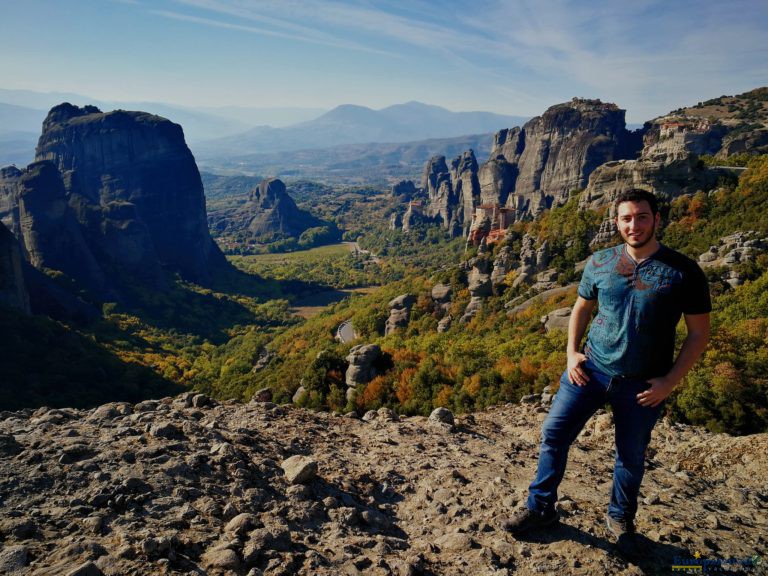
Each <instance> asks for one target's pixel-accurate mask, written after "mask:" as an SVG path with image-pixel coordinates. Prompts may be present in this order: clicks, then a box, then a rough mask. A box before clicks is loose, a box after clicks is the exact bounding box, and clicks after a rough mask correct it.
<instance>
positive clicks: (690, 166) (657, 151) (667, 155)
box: [579, 139, 721, 216]
mask: <svg viewBox="0 0 768 576" xmlns="http://www.w3.org/2000/svg"><path fill="white" fill-rule="evenodd" d="M720 177H721V173H720V172H719V171H717V170H711V169H709V168H707V167H706V166H704V165H703V164H702V163H701V162H699V159H698V156H697V155H696V154H695V153H694V152H691V151H690V150H688V149H687V148H686V144H685V143H684V142H683V141H678V140H675V139H666V140H662V141H660V142H657V143H655V144H651V145H649V146H647V147H645V148H643V151H642V154H641V155H640V158H638V159H637V160H617V161H612V162H606V163H605V164H603V165H602V166H600V167H599V168H598V169H597V170H595V171H594V172H593V173H592V175H591V176H590V178H589V184H588V185H587V188H586V190H585V191H584V193H583V194H582V195H581V197H580V199H579V206H580V208H589V209H598V208H600V207H602V206H606V205H608V206H611V212H609V216H613V213H612V210H613V206H612V204H613V201H614V200H615V199H616V197H617V196H618V195H619V194H621V193H622V192H625V191H627V190H630V189H632V188H641V189H645V190H651V191H653V192H654V193H655V194H657V195H658V196H660V197H662V198H666V199H672V198H676V197H677V196H680V195H682V194H693V193H695V192H698V191H700V190H709V189H711V188H713V187H714V186H715V185H716V184H717V181H718V180H719V178H720Z"/></svg>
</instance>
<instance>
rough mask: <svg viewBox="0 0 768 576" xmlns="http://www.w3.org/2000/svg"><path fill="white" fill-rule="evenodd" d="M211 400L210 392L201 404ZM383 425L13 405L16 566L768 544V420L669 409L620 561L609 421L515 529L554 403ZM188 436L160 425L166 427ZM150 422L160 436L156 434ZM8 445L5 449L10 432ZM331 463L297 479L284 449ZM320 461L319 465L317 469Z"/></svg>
mask: <svg viewBox="0 0 768 576" xmlns="http://www.w3.org/2000/svg"><path fill="white" fill-rule="evenodd" d="M195 398H196V399H197V400H195ZM539 398H540V397H539V396H531V397H530V399H529V400H528V402H527V403H525V404H519V405H507V406H505V407H500V408H495V409H492V410H489V411H487V412H482V413H477V414H473V415H463V416H462V415H459V416H457V417H455V421H454V427H453V429H450V427H449V426H436V425H430V424H429V422H428V420H427V418H425V417H411V418H400V419H398V418H396V417H395V416H393V415H392V414H389V413H388V412H387V413H385V412H383V411H381V410H380V411H379V412H378V413H375V414H376V417H372V418H370V419H369V421H368V422H366V421H362V420H357V419H352V418H347V417H342V416H336V415H331V414H325V413H317V412H310V411H306V410H302V409H297V408H293V407H290V406H275V405H274V404H271V403H259V402H251V403H248V404H246V405H239V404H234V403H227V404H220V403H217V402H214V401H211V400H210V399H207V401H203V399H201V398H200V397H199V396H193V395H189V394H188V395H182V396H180V397H177V398H175V399H170V398H168V399H164V400H161V401H150V402H143V403H141V404H137V405H130V404H126V403H120V404H111V405H107V406H102V407H99V408H97V409H94V410H74V409H45V408H41V409H39V410H36V411H31V410H27V411H22V412H14V413H11V412H2V413H0V437H2V438H6V439H8V438H9V437H12V438H13V449H10V450H4V451H2V452H0V545H1V548H0V566H2V569H3V570H5V571H8V572H9V573H13V574H30V575H42V574H70V573H72V574H80V573H82V574H100V573H101V574H106V575H122V574H210V575H223V574H227V575H247V574H266V575H277V574H283V575H288V574H300V575H310V574H311V575H315V574H318V575H337V574H361V573H362V574H373V575H389V574H451V575H453V574H457V575H462V574H472V575H476V574H519V575H534V574H542V573H544V574H554V573H559V574H625V575H629V574H666V573H670V572H671V566H672V564H673V561H674V559H675V557H680V558H693V555H694V554H695V553H697V552H698V553H699V554H700V555H701V557H702V558H730V557H734V558H749V557H752V556H753V555H755V554H757V555H761V556H763V557H764V556H765V553H766V545H767V542H766V534H768V514H766V506H767V505H768V492H767V491H766V486H765V477H766V472H767V471H766V466H767V464H766V462H768V435H766V434H760V435H754V436H750V437H743V438H733V437H729V436H726V435H719V434H717V435H715V434H710V433H707V432H704V431H702V430H700V429H697V428H693V427H687V426H682V425H673V424H670V423H669V422H667V421H662V422H660V423H659V425H658V426H657V428H656V430H655V432H654V439H653V441H652V443H651V447H650V449H649V451H648V462H647V473H646V479H645V481H644V484H643V489H642V494H641V500H642V502H641V504H640V510H639V513H638V517H637V526H638V530H639V531H640V533H641V534H642V536H641V538H640V550H639V553H638V554H637V555H635V556H632V557H629V556H624V555H622V554H621V553H619V551H618V550H616V549H615V548H614V547H613V545H612V544H611V543H610V541H609V538H608V535H607V533H606V529H605V528H604V525H603V514H604V512H605V508H606V505H607V502H608V497H609V490H610V484H611V469H612V462H613V441H612V436H613V423H612V420H611V418H610V415H609V414H605V413H601V414H598V415H597V416H596V417H595V418H594V419H593V420H592V421H591V422H588V423H587V425H586V427H585V431H584V432H583V433H582V434H581V435H580V437H579V438H578V439H577V441H576V442H575V444H574V446H573V448H572V449H571V456H570V464H569V468H568V470H567V472H566V475H565V480H564V481H563V484H562V487H561V490H560V501H559V503H558V507H559V509H560V513H561V521H560V523H559V524H557V525H555V526H554V527H552V528H550V529H547V530H545V531H543V532H541V533H538V534H536V535H531V536H529V537H527V538H525V539H519V540H518V539H515V538H514V537H512V536H511V535H510V534H507V533H505V532H502V531H500V530H499V528H498V526H499V522H500V519H501V518H502V517H504V516H506V515H508V514H509V513H510V511H511V510H512V509H513V508H514V507H515V506H518V505H519V504H520V503H521V502H522V501H523V498H524V496H525V492H526V488H527V485H528V483H529V482H530V480H531V478H532V477H533V474H534V470H535V466H536V455H537V452H538V439H539V434H540V425H541V422H542V421H543V419H544V418H545V416H546V407H544V406H543V405H542V404H541V403H540V400H539ZM169 424H170V425H172V426H173V430H172V433H168V434H165V433H163V434H157V432H158V431H160V430H166V431H169V430H170V429H169V428H167V425H169ZM153 431H154V432H155V433H153ZM9 442H10V440H8V441H6V442H5V444H9ZM291 458H293V459H294V460H293V461H292V462H304V463H307V462H316V464H317V470H316V476H314V475H313V474H309V475H308V476H307V477H306V478H305V480H306V483H303V484H301V483H300V484H292V483H291V480H290V478H289V477H287V476H286V473H285V472H284V470H283V468H281V463H282V464H284V463H285V462H286V461H287V460H289V459H291ZM310 468H311V464H310Z"/></svg>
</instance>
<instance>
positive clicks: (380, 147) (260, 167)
mask: <svg viewBox="0 0 768 576" xmlns="http://www.w3.org/2000/svg"><path fill="white" fill-rule="evenodd" d="M492 145H493V134H492V133H486V134H475V135H468V136H454V137H452V138H431V139H427V140H417V141H414V142H402V143H391V144H386V143H385V144H381V143H363V144H344V145H340V146H332V147H330V148H315V149H309V150H296V151H289V152H271V153H256V154H242V155H232V156H226V155H221V156H215V157H213V156H212V157H206V156H205V155H202V154H199V153H198V150H197V148H196V147H192V148H193V152H194V154H195V158H196V160H197V164H198V166H199V167H200V169H201V170H207V171H209V172H213V173H220V174H265V175H270V176H279V177H281V178H287V179H297V178H298V179H310V180H314V181H317V182H328V183H331V182H333V183H337V184H340V183H341V184H350V185H357V184H377V185H383V186H387V185H389V184H390V183H391V181H392V180H402V179H413V180H416V181H417V182H418V181H420V178H421V173H422V171H423V168H424V163H425V162H426V161H427V160H429V159H430V158H431V157H432V156H435V155H442V156H448V157H453V156H456V155H457V154H461V153H462V152H464V151H465V150H467V149H472V150H474V151H475V153H476V154H477V155H478V156H479V157H481V158H486V157H487V156H488V154H490V152H491V147H492ZM207 190H208V187H207V186H206V191H207Z"/></svg>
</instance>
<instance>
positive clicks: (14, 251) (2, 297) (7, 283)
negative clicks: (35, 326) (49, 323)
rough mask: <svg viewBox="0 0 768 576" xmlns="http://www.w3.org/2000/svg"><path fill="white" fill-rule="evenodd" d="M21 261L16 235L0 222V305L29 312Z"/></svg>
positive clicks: (27, 294)
mask: <svg viewBox="0 0 768 576" xmlns="http://www.w3.org/2000/svg"><path fill="white" fill-rule="evenodd" d="M23 262H24V260H23V258H22V256H21V249H20V248H19V244H18V242H17V241H16V237H15V236H14V235H13V234H12V233H11V231H10V230H8V228H6V227H5V225H3V223H2V222H0V305H3V306H8V307H10V308H15V309H17V310H20V311H22V312H24V313H27V314H29V313H30V311H31V309H30V307H29V293H28V292H27V288H26V285H25V282H24V273H23V268H22V266H23Z"/></svg>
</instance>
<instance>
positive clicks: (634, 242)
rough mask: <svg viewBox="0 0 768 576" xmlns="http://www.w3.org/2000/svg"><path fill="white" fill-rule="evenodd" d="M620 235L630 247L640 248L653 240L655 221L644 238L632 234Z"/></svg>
mask: <svg viewBox="0 0 768 576" xmlns="http://www.w3.org/2000/svg"><path fill="white" fill-rule="evenodd" d="M621 236H622V238H623V239H624V242H626V243H627V244H629V245H630V246H631V247H632V248H642V247H643V246H645V245H646V244H648V243H649V242H651V241H653V239H654V238H655V236H656V223H654V224H653V227H652V228H651V229H650V230H649V232H648V236H646V237H644V238H640V237H638V236H634V237H633V236H630V235H629V234H627V235H624V234H622V235H621Z"/></svg>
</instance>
